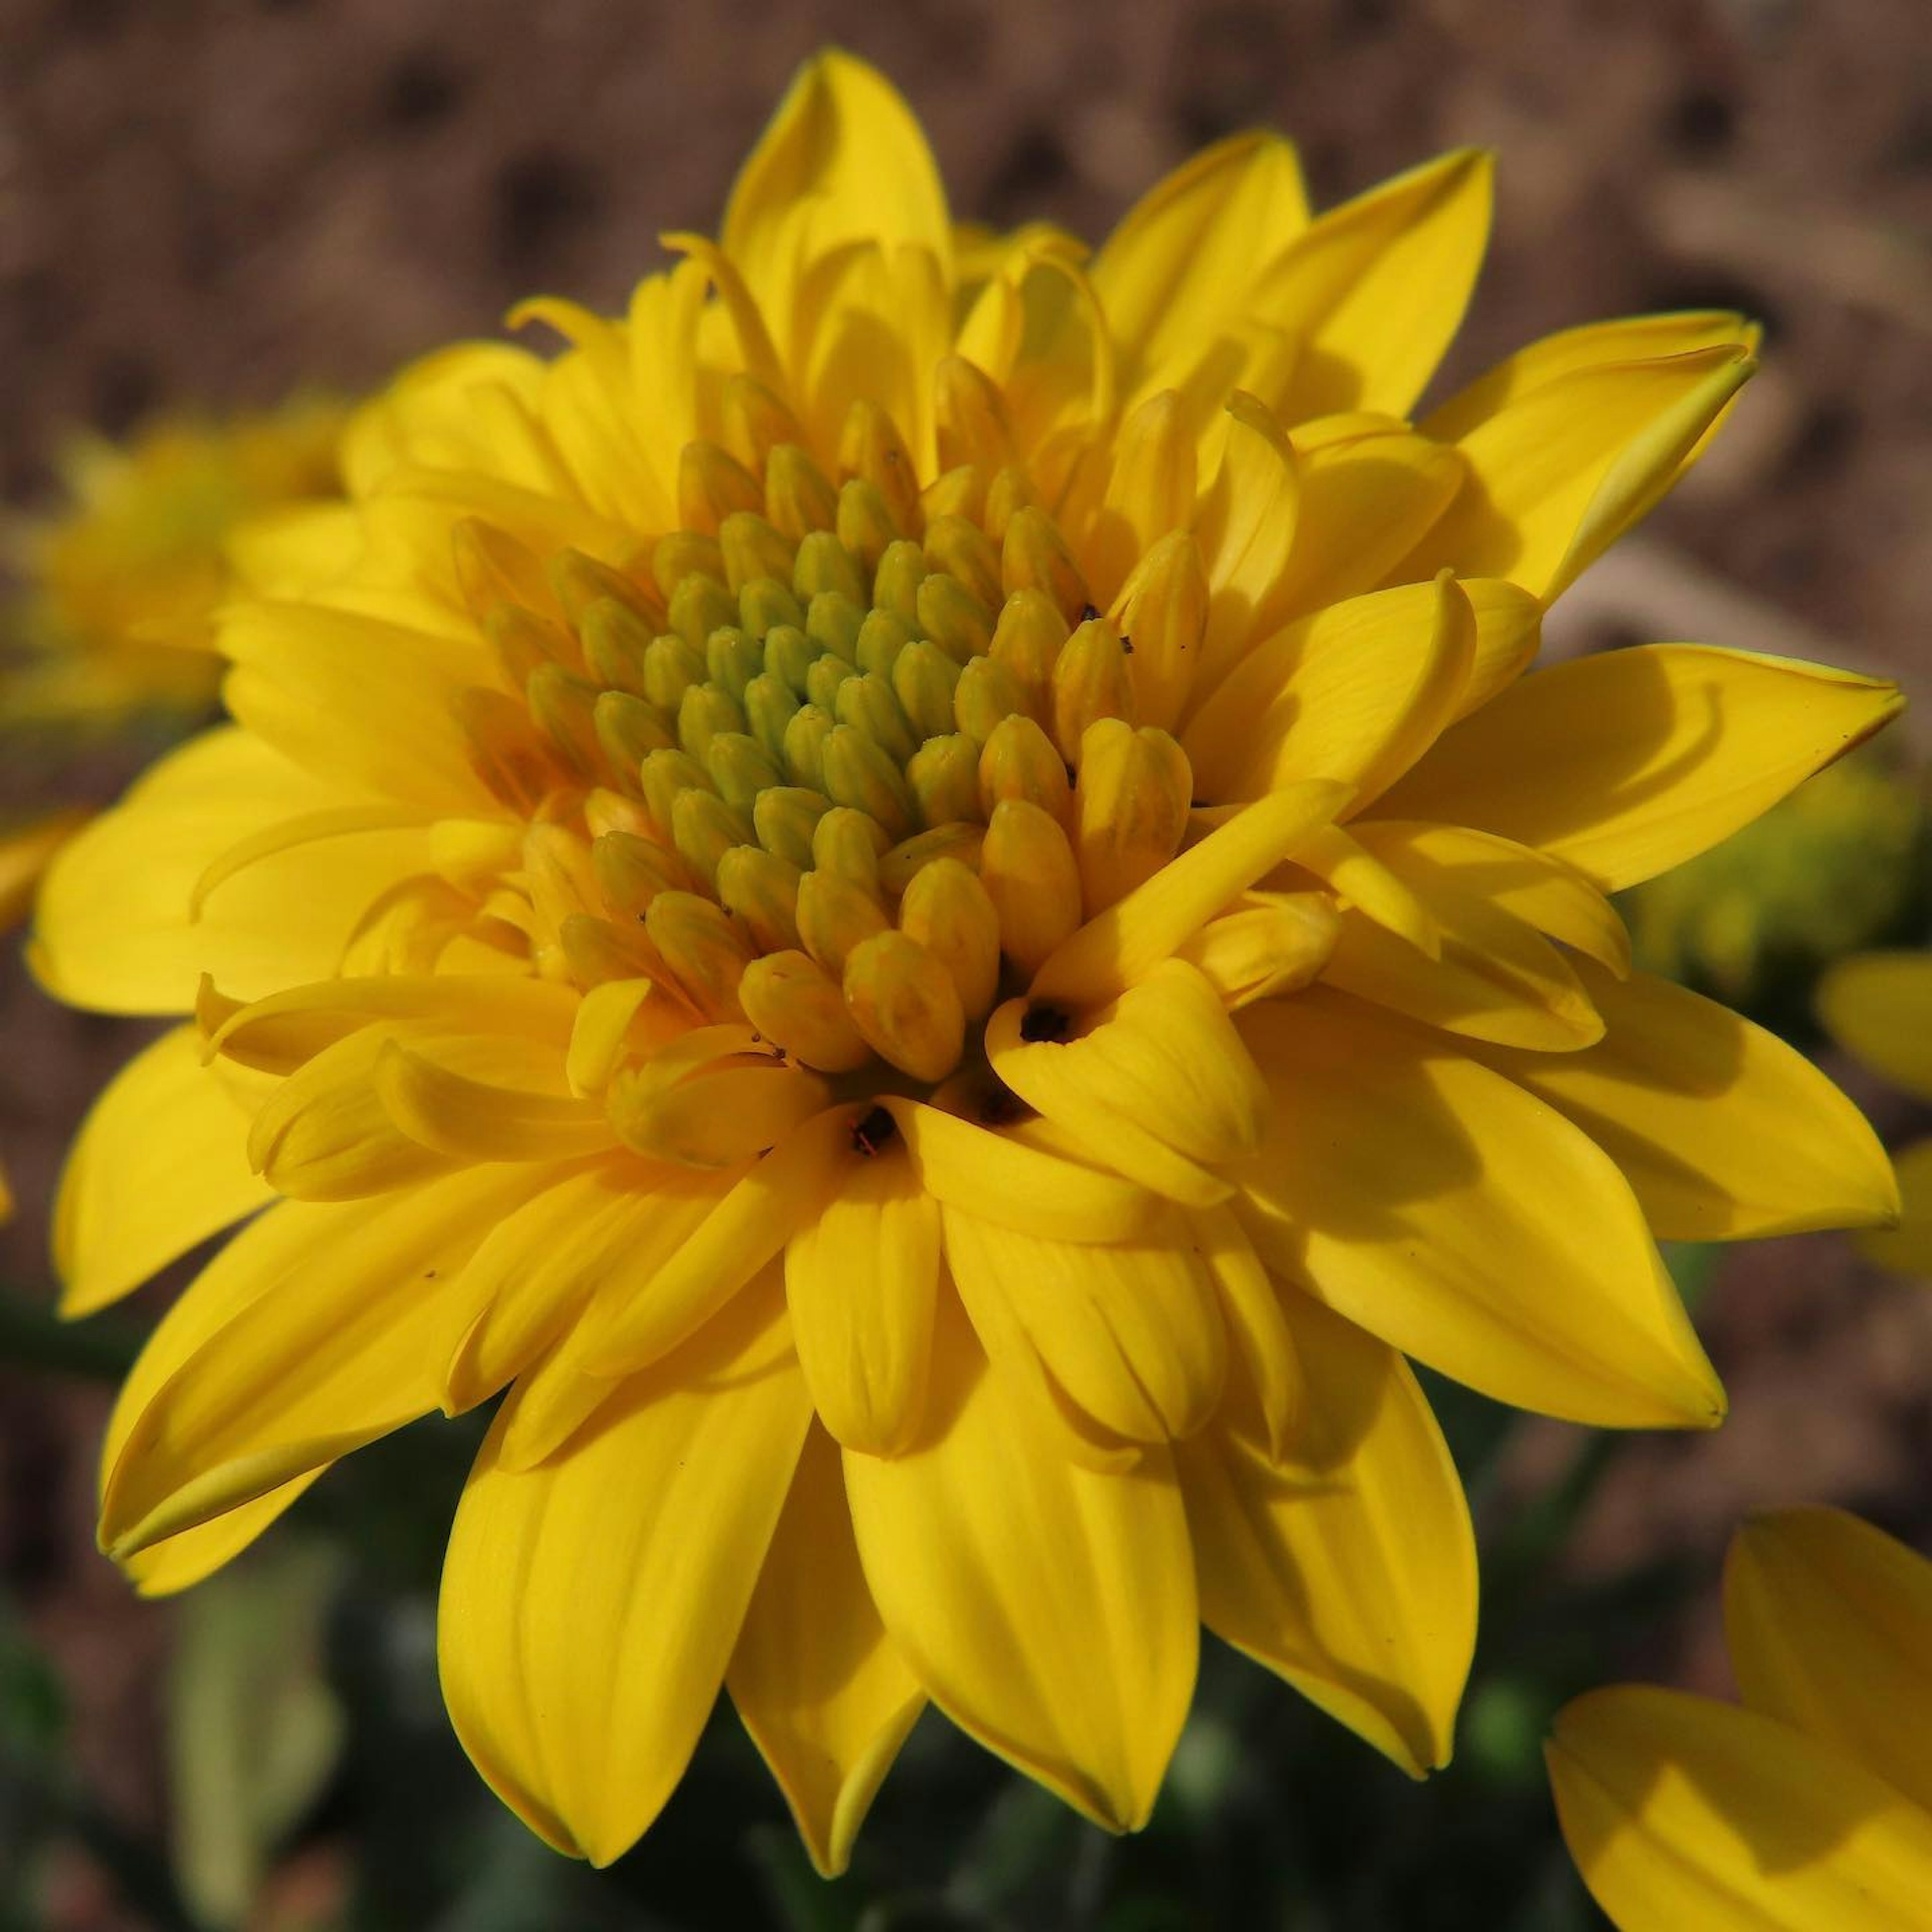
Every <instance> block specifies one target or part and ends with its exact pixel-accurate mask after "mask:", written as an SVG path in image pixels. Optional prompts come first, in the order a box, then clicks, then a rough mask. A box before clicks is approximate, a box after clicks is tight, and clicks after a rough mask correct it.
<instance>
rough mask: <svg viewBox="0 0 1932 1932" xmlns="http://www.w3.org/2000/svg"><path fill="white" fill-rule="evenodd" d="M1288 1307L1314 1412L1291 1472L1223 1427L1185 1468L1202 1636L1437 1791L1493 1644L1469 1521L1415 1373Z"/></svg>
mask: <svg viewBox="0 0 1932 1932" xmlns="http://www.w3.org/2000/svg"><path fill="white" fill-rule="evenodd" d="M1284 1306H1285V1308H1286V1313H1287V1316H1288V1319H1289V1326H1290V1328H1291V1329H1292V1331H1293V1334H1294V1336H1295V1348H1296V1350H1297V1352H1298V1354H1299V1355H1300V1357H1301V1362H1302V1365H1303V1369H1304V1378H1305V1380H1304V1387H1305V1389H1306V1391H1307V1407H1306V1408H1305V1409H1304V1412H1303V1413H1302V1415H1301V1418H1300V1419H1299V1423H1298V1427H1297V1429H1296V1430H1295V1434H1294V1436H1293V1437H1292V1439H1291V1442H1290V1445H1289V1449H1288V1451H1287V1453H1286V1455H1285V1456H1283V1457H1280V1458H1278V1459H1275V1460H1271V1459H1269V1458H1268V1457H1265V1456H1264V1455H1263V1454H1262V1453H1261V1452H1260V1451H1259V1449H1257V1448H1255V1447H1254V1446H1253V1445H1250V1444H1249V1443H1247V1442H1244V1441H1243V1440H1241V1439H1240V1438H1238V1436H1234V1435H1232V1434H1231V1433H1229V1432H1228V1431H1227V1430H1225V1429H1223V1428H1215V1429H1211V1430H1208V1431H1207V1432H1206V1433H1204V1434H1202V1435H1201V1436H1197V1437H1196V1439H1194V1440H1193V1442H1186V1443H1184V1444H1182V1445H1181V1446H1180V1448H1178V1450H1177V1451H1175V1466H1176V1467H1177V1468H1178V1469H1179V1471H1180V1472H1181V1492H1182V1494H1183V1495H1184V1496H1185V1497H1186V1499H1187V1526H1188V1529H1189V1531H1190V1533H1191V1534H1192V1535H1193V1539H1194V1550H1195V1562H1196V1567H1197V1568H1198V1570H1199V1575H1200V1580H1201V1618H1202V1622H1204V1623H1205V1624H1206V1625H1207V1626H1208V1628H1209V1629H1210V1630H1211V1631H1214V1633H1215V1634H1216V1635H1217V1636H1218V1637H1223V1638H1225V1639H1226V1640H1227V1641H1228V1642H1229V1643H1232V1644H1233V1645H1234V1646H1235V1647H1236V1649H1239V1650H1243V1651H1245V1652H1247V1654H1248V1655H1250V1657H1252V1658H1255V1659H1256V1661H1258V1662H1259V1663H1262V1664H1266V1665H1267V1666H1268V1668H1269V1669H1270V1670H1276V1671H1279V1672H1280V1673H1281V1675H1282V1676H1283V1677H1285V1678H1286V1679H1287V1680H1288V1681H1289V1683H1291V1684H1292V1685H1294V1686H1295V1688H1296V1689H1297V1690H1298V1691H1301V1692H1302V1693H1303V1694H1304V1695H1305V1696H1306V1697H1309V1698H1310V1699H1311V1700H1313V1702H1314V1703H1316V1704H1318V1705H1319V1706H1320V1707H1321V1708H1322V1709H1323V1710H1325V1711H1326V1712H1328V1714H1329V1715H1331V1717H1334V1718H1338V1719H1339V1720H1340V1721H1341V1722H1342V1723H1343V1724H1346V1725H1347V1726H1348V1727H1349V1729H1350V1730H1353V1731H1355V1732H1356V1733H1358V1734H1359V1735H1360V1736H1362V1737H1363V1738H1364V1739H1367V1741H1368V1742H1369V1743H1370V1744H1372V1745H1374V1746H1375V1748H1376V1749H1377V1750H1378V1751H1382V1752H1383V1753H1385V1754H1386V1755H1387V1756H1388V1757H1391V1758H1392V1759H1393V1760H1394V1761H1395V1763H1397V1764H1398V1765H1400V1766H1401V1767H1402V1769H1403V1770H1405V1771H1406V1772H1409V1775H1411V1776H1412V1777H1415V1778H1420V1777H1421V1776H1422V1775H1424V1773H1425V1772H1429V1771H1432V1770H1435V1769H1439V1767H1441V1766H1443V1765H1445V1764H1447V1763H1448V1762H1449V1756H1450V1751H1451V1745H1452V1739H1453V1733H1454V1727H1455V1721H1456V1707H1457V1703H1458V1702H1459V1701H1460V1699H1461V1697H1462V1694H1463V1684H1464V1682H1465V1681H1466V1679H1467V1677H1468V1676H1469V1658H1470V1655H1471V1653H1472V1650H1473V1649H1474V1648H1475V1637H1476V1549H1475V1536H1474V1534H1473V1532H1472V1530H1471V1529H1470V1526H1469V1506H1468V1505H1467V1504H1466V1502H1464V1500H1463V1486H1462V1484H1461V1483H1460V1481H1457V1475H1456V1469H1455V1465H1454V1463H1451V1461H1450V1460H1449V1452H1448V1448H1446V1447H1445V1445H1444V1443H1443V1441H1442V1433H1441V1431H1440V1430H1438V1429H1437V1427H1436V1418H1434V1416H1433V1415H1431V1414H1430V1409H1429V1405H1428V1403H1427V1401H1426V1400H1424V1396H1423V1394H1422V1391H1421V1389H1419V1388H1418V1387H1417V1386H1416V1383H1415V1377H1414V1376H1412V1375H1411V1374H1410V1373H1409V1367H1408V1364H1406V1363H1405V1362H1404V1361H1403V1359H1402V1358H1401V1357H1400V1355H1397V1353H1396V1352H1395V1351H1394V1349H1390V1348H1388V1347H1387V1346H1385V1345H1384V1344H1383V1343H1379V1342H1377V1341H1376V1340H1374V1339H1373V1337H1370V1336H1367V1335H1365V1334H1363V1333H1362V1331H1361V1330H1360V1329H1358V1328H1355V1327H1353V1326H1352V1325H1350V1324H1349V1323H1348V1322H1344V1321H1342V1320H1341V1319H1339V1318H1338V1317H1337V1316H1334V1315H1331V1314H1330V1313H1328V1310H1325V1309H1324V1308H1322V1307H1321V1306H1320V1305H1319V1304H1317V1303H1315V1302H1312V1301H1307V1299H1306V1298H1304V1297H1302V1296H1300V1295H1295V1294H1293V1293H1292V1292H1290V1293H1289V1294H1288V1295H1286V1298H1285V1301H1284Z"/></svg>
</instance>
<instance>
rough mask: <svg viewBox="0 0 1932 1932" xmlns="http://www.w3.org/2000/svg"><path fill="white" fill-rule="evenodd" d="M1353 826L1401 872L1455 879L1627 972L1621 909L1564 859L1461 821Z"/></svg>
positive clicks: (1412, 877) (1459, 886) (1464, 889)
mask: <svg viewBox="0 0 1932 1932" xmlns="http://www.w3.org/2000/svg"><path fill="white" fill-rule="evenodd" d="M1349 830H1350V831H1351V832H1352V834H1353V835H1354V836H1355V838H1357V839H1358V841H1360V842H1361V845H1362V846H1363V847H1364V850H1367V851H1368V852H1370V853H1373V855H1375V856H1376V857H1377V858H1379V859H1381V861H1382V863H1383V864H1384V865H1387V866H1388V868H1390V869H1391V871H1394V873H1395V874H1396V876H1397V877H1398V878H1400V879H1403V880H1409V881H1421V880H1427V881H1430V882H1432V883H1436V884H1438V885H1439V886H1440V885H1445V884H1450V885H1453V886H1454V888H1455V889H1456V890H1457V891H1458V892H1461V893H1463V894H1464V895H1467V896H1469V897H1472V898H1479V899H1481V900H1482V901H1484V903H1485V904H1489V905H1492V906H1493V907H1496V910H1498V911H1499V912H1505V913H1509V914H1510V915H1511V916H1512V917H1514V918H1516V919H1520V920H1522V921H1523V923H1524V924H1525V925H1526V926H1534V927H1535V929H1536V930H1537V931H1538V932H1541V933H1546V934H1547V935H1549V937H1550V938H1552V939H1555V940H1559V941H1562V944H1564V945H1565V946H1568V947H1571V948H1572V949H1574V950H1575V951H1577V952H1578V953H1582V954H1583V956H1584V957H1585V958H1586V959H1594V960H1595V961H1596V962H1597V963H1598V965H1600V966H1601V967H1604V968H1605V969H1606V970H1607V971H1610V972H1611V973H1613V974H1616V976H1617V977H1619V979H1622V978H1623V977H1625V975H1626V974H1628V972H1629V971H1630V958H1631V943H1630V935H1629V934H1628V932H1626V931H1625V929H1624V922H1623V921H1622V919H1620V918H1619V916H1618V915H1617V910H1616V907H1614V906H1613V905H1612V904H1610V901H1609V900H1608V899H1607V898H1604V895H1603V894H1602V893H1601V892H1599V891H1598V889H1597V888H1596V887H1595V886H1593V885H1592V883H1590V881H1589V880H1588V879H1586V877H1584V876H1583V874H1582V873H1580V871H1577V869H1576V868H1575V867H1574V866H1573V865H1568V864H1566V863H1565V862H1564V861H1563V860H1562V859H1553V858H1552V857H1551V856H1550V855H1549V853H1547V852H1537V851H1532V850H1531V849H1530V847H1528V846H1527V845H1519V844H1516V843H1515V842H1514V841H1513V840H1511V839H1508V838H1498V837H1496V835H1495V834H1494V833H1493V832H1472V831H1469V829H1466V827H1464V826H1460V825H1419V824H1418V823H1415V821H1414V820H1404V819H1376V820H1371V821H1368V822H1364V821H1361V820H1357V821H1356V822H1355V823H1354V824H1352V826H1350V827H1349ZM1411 889H1412V890H1413V889H1415V886H1413V885H1412V886H1411Z"/></svg>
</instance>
